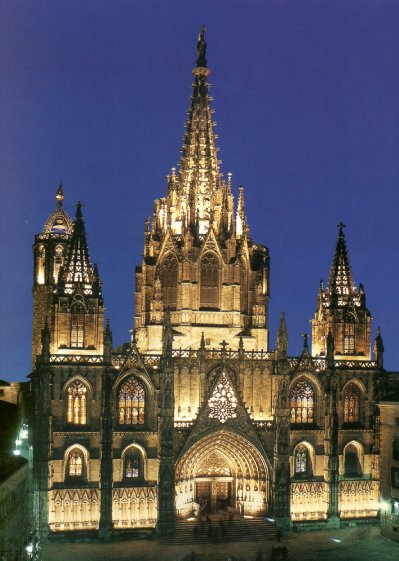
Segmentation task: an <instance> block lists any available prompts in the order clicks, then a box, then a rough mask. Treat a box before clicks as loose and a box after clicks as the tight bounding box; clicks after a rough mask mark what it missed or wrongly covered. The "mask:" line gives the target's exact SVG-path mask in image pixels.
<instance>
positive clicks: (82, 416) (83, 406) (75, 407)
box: [67, 380, 87, 425]
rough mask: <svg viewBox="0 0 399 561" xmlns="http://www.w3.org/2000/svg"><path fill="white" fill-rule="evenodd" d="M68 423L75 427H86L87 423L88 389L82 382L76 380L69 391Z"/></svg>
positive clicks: (69, 387)
mask: <svg viewBox="0 0 399 561" xmlns="http://www.w3.org/2000/svg"><path fill="white" fill-rule="evenodd" d="M67 396H68V405H67V419H68V423H71V424H74V425H85V424H86V422H87V400H86V397H87V388H86V386H85V385H84V384H83V382H81V381H80V380H75V381H74V382H72V383H71V384H69V386H68V389H67Z"/></svg>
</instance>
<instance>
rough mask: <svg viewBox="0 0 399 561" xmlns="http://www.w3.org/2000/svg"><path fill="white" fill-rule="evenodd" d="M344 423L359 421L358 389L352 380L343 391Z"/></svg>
mask: <svg viewBox="0 0 399 561" xmlns="http://www.w3.org/2000/svg"><path fill="white" fill-rule="evenodd" d="M344 423H345V424H348V425H349V424H356V423H360V389H359V386H358V385H357V384H355V383H353V382H351V383H350V384H349V385H348V386H347V387H346V388H345V391H344Z"/></svg>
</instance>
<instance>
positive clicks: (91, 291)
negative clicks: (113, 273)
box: [51, 202, 104, 356]
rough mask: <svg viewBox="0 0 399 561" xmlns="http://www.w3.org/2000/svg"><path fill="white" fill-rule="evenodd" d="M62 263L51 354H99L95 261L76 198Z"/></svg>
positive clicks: (100, 335) (100, 328)
mask: <svg viewBox="0 0 399 561" xmlns="http://www.w3.org/2000/svg"><path fill="white" fill-rule="evenodd" d="M76 206H77V209H76V218H75V221H74V224H73V232H72V236H71V240H70V242H69V249H68V254H67V257H66V260H65V265H64V266H62V267H60V269H59V273H58V280H57V286H56V290H55V292H54V298H53V307H52V311H53V314H52V318H51V321H52V325H51V333H52V339H51V354H54V355H55V354H59V353H60V354H63V355H68V354H76V352H78V353H79V354H81V355H85V354H89V355H100V356H102V355H103V338H104V303H103V298H102V291H101V286H102V283H101V281H100V278H99V274H98V270H97V265H94V266H93V265H92V264H91V261H90V256H89V249H88V245H87V238H86V229H85V223H84V220H83V215H82V205H81V203H80V202H79V203H78V204H77V205H76Z"/></svg>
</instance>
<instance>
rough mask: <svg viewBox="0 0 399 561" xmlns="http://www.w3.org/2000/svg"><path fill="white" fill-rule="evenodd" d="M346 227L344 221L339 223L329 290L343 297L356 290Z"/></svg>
mask: <svg viewBox="0 0 399 561" xmlns="http://www.w3.org/2000/svg"><path fill="white" fill-rule="evenodd" d="M344 227H345V225H344V224H343V222H340V223H339V224H338V228H339V231H338V238H337V243H336V247H335V254H334V259H333V263H332V266H331V271H330V279H329V282H328V291H329V292H330V293H334V294H337V295H339V296H341V297H345V296H346V297H349V296H350V295H352V294H353V292H354V283H353V278H352V271H351V267H350V261H349V255H348V250H347V247H346V241H345V235H344V232H343V228H344Z"/></svg>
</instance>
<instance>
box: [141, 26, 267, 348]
mask: <svg viewBox="0 0 399 561" xmlns="http://www.w3.org/2000/svg"><path fill="white" fill-rule="evenodd" d="M205 51H206V43H205V40H204V32H203V31H201V33H200V38H199V41H198V59H197V66H196V68H194V70H193V75H194V83H193V93H192V96H191V106H190V108H189V114H188V120H187V122H186V133H185V136H184V143H183V149H182V156H181V160H180V164H179V167H178V169H177V170H176V169H175V168H172V171H171V173H170V175H169V176H168V180H167V193H166V196H165V197H162V198H160V199H157V200H156V201H155V203H154V212H153V216H152V220H151V222H150V220H146V224H145V242H144V257H143V261H142V264H141V266H140V267H137V269H136V294H135V301H136V310H135V326H136V331H137V344H138V347H139V348H140V350H141V352H144V353H151V352H156V353H161V339H162V336H161V335H162V321H163V313H164V312H165V311H166V310H168V311H170V314H171V321H172V325H173V328H174V345H175V346H176V348H179V347H181V348H198V346H199V344H200V340H201V334H202V332H203V331H204V328H205V327H206V331H207V334H206V339H207V341H206V342H207V345H208V346H214V347H218V345H219V343H220V341H222V340H226V341H227V343H228V344H229V346H230V348H232V349H237V348H238V344H239V338H240V335H241V336H243V337H244V338H246V340H245V345H246V348H247V349H248V350H251V349H254V350H261V349H263V350H264V351H267V348H268V329H267V323H268V318H267V309H268V301H269V253H268V249H267V248H266V247H265V246H263V245H260V244H255V243H254V242H253V241H252V239H251V235H250V230H249V225H248V223H247V218H246V215H245V205H244V188H243V187H240V191H239V198H238V205H237V209H236V211H235V209H234V198H233V195H232V190H231V174H228V178H227V181H226V180H225V179H224V177H223V175H222V173H221V171H220V161H219V160H218V155H217V151H218V149H217V147H216V135H215V133H214V127H215V124H214V122H213V118H212V113H213V110H212V109H211V98H210V96H209V93H208V90H209V84H208V77H209V75H210V70H209V68H207V62H206V57H205Z"/></svg>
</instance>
